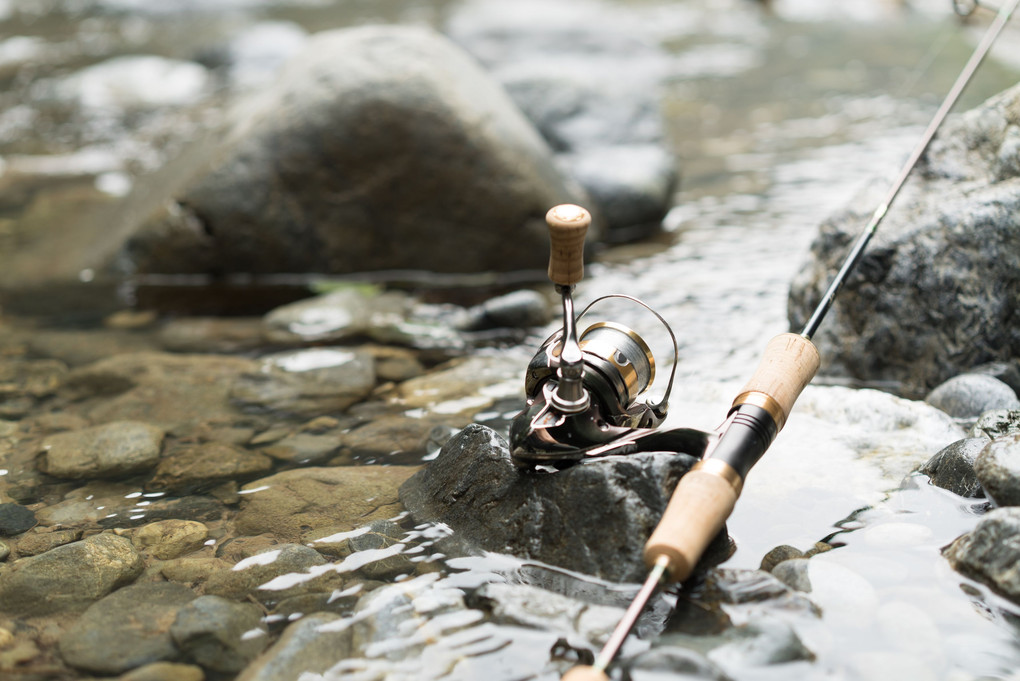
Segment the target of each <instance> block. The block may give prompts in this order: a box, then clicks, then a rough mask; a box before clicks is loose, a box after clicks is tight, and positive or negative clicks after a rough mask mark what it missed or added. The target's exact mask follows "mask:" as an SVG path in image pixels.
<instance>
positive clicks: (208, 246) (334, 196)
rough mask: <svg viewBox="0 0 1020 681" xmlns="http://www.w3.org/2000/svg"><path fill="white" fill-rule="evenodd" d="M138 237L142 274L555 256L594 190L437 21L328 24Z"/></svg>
mask: <svg viewBox="0 0 1020 681" xmlns="http://www.w3.org/2000/svg"><path fill="white" fill-rule="evenodd" d="M208 156H209V159H208V162H207V163H204V164H200V165H199V166H198V167H195V168H193V169H192V170H191V172H190V173H187V174H186V176H185V177H183V178H182V180H183V181H181V182H180V184H179V185H178V186H177V187H175V188H173V190H172V192H171V195H170V196H162V197H160V200H159V201H158V202H156V203H155V205H153V206H152V210H151V212H149V213H148V214H147V215H146V216H145V218H144V219H143V221H142V224H141V228H140V229H139V230H138V231H136V232H135V233H134V236H133V237H132V238H131V239H130V241H129V242H128V244H127V247H126V249H125V250H124V254H125V255H126V256H127V258H126V259H125V260H124V261H123V262H127V263H129V265H128V267H129V268H130V269H133V270H135V271H138V272H142V273H152V272H158V273H166V272H173V273H179V272H199V273H219V272H259V273H264V272H333V273H343V272H361V271H369V270H378V269H392V268H403V269H427V270H432V271H438V272H467V271H483V270H507V269H519V268H533V267H541V266H542V264H543V260H544V258H546V257H547V256H546V254H547V253H548V243H547V242H548V237H547V235H546V229H545V226H544V222H543V216H544V215H545V212H546V210H548V208H549V207H550V206H552V205H554V204H556V203H561V202H564V201H575V202H576V201H583V199H582V198H581V197H580V196H579V194H577V193H575V192H573V191H571V190H569V189H568V188H567V186H566V184H565V182H564V180H563V178H562V176H561V175H560V174H559V173H558V172H557V170H556V168H555V166H554V164H553V162H552V158H551V153H550V151H549V149H548V147H547V146H546V144H545V143H544V142H543V141H542V139H541V138H540V137H539V135H538V134H537V133H536V132H535V130H534V128H533V127H532V126H531V125H530V124H529V123H528V122H527V121H526V120H525V118H524V117H523V115H522V114H521V113H520V112H519V111H518V110H517V108H516V107H515V106H514V105H513V103H512V102H511V101H510V99H509V98H508V97H507V95H506V94H505V93H504V91H503V90H502V89H501V88H500V87H499V86H498V85H497V84H496V83H495V82H494V81H493V80H491V79H490V78H489V77H488V76H487V75H486V74H485V73H484V72H483V71H482V69H481V68H480V67H479V66H478V65H477V64H476V63H475V62H473V61H472V60H471V59H470V58H469V57H468V56H467V55H466V54H464V53H463V52H461V51H460V50H459V49H457V48H456V47H454V46H453V45H452V44H451V43H449V42H448V41H447V40H446V39H444V38H443V37H441V36H440V35H438V34H436V33H434V32H432V31H430V30H428V29H424V28H412V27H400V26H370V27H361V28H354V29H347V30H339V31H329V32H325V33H320V34H318V35H316V36H315V37H313V38H312V39H311V40H309V42H308V45H307V48H306V49H305V50H304V51H303V52H302V53H301V54H300V55H299V56H298V57H296V58H295V59H294V60H293V61H292V62H291V63H290V64H289V65H288V66H287V67H286V69H285V70H284V72H283V73H282V75H281V77H280V78H279V80H278V81H277V82H276V84H275V85H274V86H273V87H271V88H269V89H267V90H266V91H264V92H263V93H261V94H260V95H258V96H257V97H255V98H253V99H251V100H249V101H246V102H244V103H243V106H239V107H237V109H236V112H235V114H234V116H233V120H232V122H231V125H230V126H229V129H228V130H227V131H225V133H224V134H223V136H222V139H221V140H220V141H219V142H218V143H216V144H215V149H214V151H213V152H212V153H210V154H208Z"/></svg>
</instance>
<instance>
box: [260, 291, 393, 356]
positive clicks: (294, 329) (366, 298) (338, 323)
mask: <svg viewBox="0 0 1020 681" xmlns="http://www.w3.org/2000/svg"><path fill="white" fill-rule="evenodd" d="M412 304H413V299H412V298H411V297H410V296H409V295H407V294H406V293H402V292H399V291H389V292H386V293H383V292H382V291H380V290H378V289H377V288H375V287H370V286H350V287H344V288H340V289H338V290H336V291H332V292H330V293H324V294H322V295H319V296H315V297H313V298H307V299H305V300H299V301H297V302H294V303H290V304H288V305H283V306H282V307H278V308H276V309H275V310H273V311H271V312H269V313H268V314H267V315H266V316H265V317H264V318H263V320H262V323H263V325H264V326H265V334H266V338H268V339H269V340H271V341H273V342H275V343H289V344H293V343H310V342H317V343H341V342H344V341H350V340H352V339H355V338H363V337H368V336H369V335H370V333H371V330H372V329H373V328H374V327H375V326H377V325H378V324H379V323H380V320H387V319H389V320H392V319H404V318H405V317H407V315H408V313H409V312H410V309H411V306H412Z"/></svg>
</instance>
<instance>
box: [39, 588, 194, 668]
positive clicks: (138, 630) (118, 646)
mask: <svg viewBox="0 0 1020 681" xmlns="http://www.w3.org/2000/svg"><path fill="white" fill-rule="evenodd" d="M197 596H198V595H197V594H196V593H195V592H194V591H192V590H191V589H189V588H188V587H186V586H183V585H181V584H174V583H173V582H156V583H151V584H133V585H131V586H127V587H124V588H123V589H119V590H117V591H115V592H114V593H112V594H110V595H109V596H107V597H106V598H103V599H102V600H100V601H98V602H96V603H94V604H93V605H92V606H90V607H89V608H88V610H86V611H85V613H84V614H83V615H82V616H81V618H80V619H79V620H78V621H77V622H75V623H74V624H73V625H71V627H70V628H69V629H68V630H67V631H65V632H64V634H63V635H62V636H61V637H60V641H59V649H60V656H61V657H62V658H63V659H64V661H65V662H66V663H67V664H69V665H71V666H72V667H75V668H76V669H82V670H85V671H89V672H94V673H98V674H105V675H111V674H120V673H122V672H126V671H128V670H130V669H134V668H135V667H140V666H141V665H143V664H147V663H149V662H158V661H161V660H166V661H174V660H176V659H177V658H178V656H179V652H178V649H177V646H176V645H174V641H173V638H172V637H171V635H170V628H171V626H172V625H173V623H174V621H175V618H176V616H177V614H178V613H179V612H180V611H181V610H182V609H183V608H184V607H185V606H186V605H187V604H188V603H191V602H192V601H193V600H195V598H197Z"/></svg>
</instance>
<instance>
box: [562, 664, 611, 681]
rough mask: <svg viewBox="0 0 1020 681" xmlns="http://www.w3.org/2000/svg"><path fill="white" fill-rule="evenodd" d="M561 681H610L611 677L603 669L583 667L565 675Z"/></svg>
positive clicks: (575, 668)
mask: <svg viewBox="0 0 1020 681" xmlns="http://www.w3.org/2000/svg"><path fill="white" fill-rule="evenodd" d="M561 681H609V675H608V674H606V673H605V672H604V671H602V670H601V669H596V668H595V667H589V666H587V665H582V666H578V667H574V668H573V669H571V670H570V671H568V672H567V673H566V674H564V675H563V677H562V679H561Z"/></svg>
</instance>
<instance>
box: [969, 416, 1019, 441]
mask: <svg viewBox="0 0 1020 681" xmlns="http://www.w3.org/2000/svg"><path fill="white" fill-rule="evenodd" d="M1017 434H1020V410H1017V409H993V410H992V411H989V412H985V413H984V414H982V415H981V416H979V417H978V420H977V421H976V422H975V423H974V425H973V426H972V427H971V429H970V432H968V433H967V436H968V437H978V438H987V439H989V440H994V439H995V438H997V437H1002V436H1003V435H1017Z"/></svg>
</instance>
